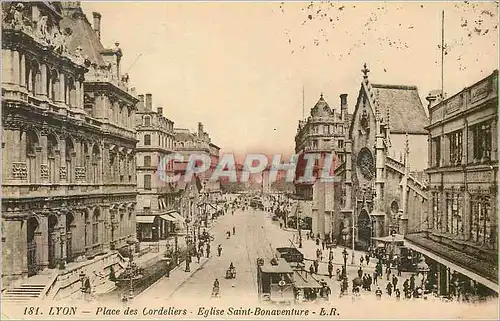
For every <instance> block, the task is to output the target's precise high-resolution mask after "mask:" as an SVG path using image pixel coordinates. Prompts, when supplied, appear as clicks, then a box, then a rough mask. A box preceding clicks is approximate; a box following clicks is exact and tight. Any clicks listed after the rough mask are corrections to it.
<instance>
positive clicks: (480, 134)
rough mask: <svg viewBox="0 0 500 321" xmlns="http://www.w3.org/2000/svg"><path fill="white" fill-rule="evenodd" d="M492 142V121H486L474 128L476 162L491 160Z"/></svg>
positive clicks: (473, 141)
mask: <svg viewBox="0 0 500 321" xmlns="http://www.w3.org/2000/svg"><path fill="white" fill-rule="evenodd" d="M491 142H492V140H491V123H489V122H484V123H481V124H479V125H476V126H474V127H473V128H472V145H473V157H474V159H473V161H474V162H481V161H486V160H490V158H491V146H492V143H491Z"/></svg>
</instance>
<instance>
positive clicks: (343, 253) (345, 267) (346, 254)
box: [342, 248, 349, 277]
mask: <svg viewBox="0 0 500 321" xmlns="http://www.w3.org/2000/svg"><path fill="white" fill-rule="evenodd" d="M342 255H343V256H344V271H345V273H346V274H347V256H349V253H347V250H346V249H345V248H344V250H343V251H342ZM343 277H345V275H343Z"/></svg>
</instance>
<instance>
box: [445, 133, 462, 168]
mask: <svg viewBox="0 0 500 321" xmlns="http://www.w3.org/2000/svg"><path fill="white" fill-rule="evenodd" d="M448 139H449V140H450V165H460V164H461V163H462V152H463V144H462V130H457V131H456V132H453V133H451V134H448Z"/></svg>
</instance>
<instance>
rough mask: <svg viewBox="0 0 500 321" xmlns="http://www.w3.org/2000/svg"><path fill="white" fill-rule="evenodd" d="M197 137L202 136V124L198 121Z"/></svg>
mask: <svg viewBox="0 0 500 321" xmlns="http://www.w3.org/2000/svg"><path fill="white" fill-rule="evenodd" d="M198 137H200V138H203V124H202V123H198Z"/></svg>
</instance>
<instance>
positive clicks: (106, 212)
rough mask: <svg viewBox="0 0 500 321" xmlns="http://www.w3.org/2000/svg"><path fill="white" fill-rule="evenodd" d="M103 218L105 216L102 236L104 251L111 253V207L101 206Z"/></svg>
mask: <svg viewBox="0 0 500 321" xmlns="http://www.w3.org/2000/svg"><path fill="white" fill-rule="evenodd" d="M101 216H104V221H103V225H104V228H105V230H104V233H103V235H102V244H103V250H104V251H105V252H109V250H110V248H111V246H110V243H111V241H112V240H111V229H112V226H111V225H112V224H113V222H112V220H111V210H110V208H109V205H102V206H101Z"/></svg>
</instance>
